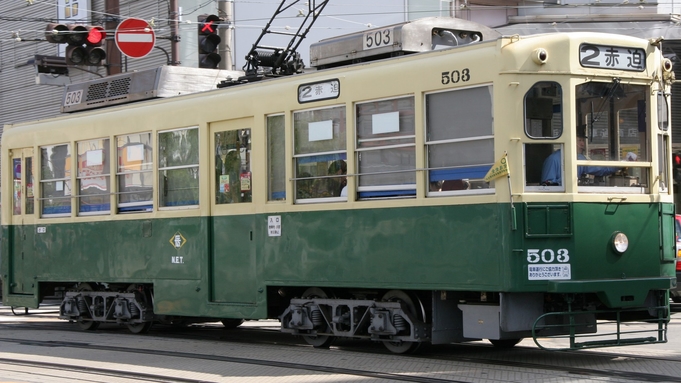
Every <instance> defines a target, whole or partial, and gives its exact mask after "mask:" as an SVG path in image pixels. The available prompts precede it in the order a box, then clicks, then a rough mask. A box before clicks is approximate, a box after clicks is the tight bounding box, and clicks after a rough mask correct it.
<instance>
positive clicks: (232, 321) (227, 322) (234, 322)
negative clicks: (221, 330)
mask: <svg viewBox="0 0 681 383" xmlns="http://www.w3.org/2000/svg"><path fill="white" fill-rule="evenodd" d="M221 322H222V325H223V326H225V329H227V330H231V329H235V328H237V327H239V326H241V324H242V323H244V320H243V319H236V318H227V319H223V320H221Z"/></svg>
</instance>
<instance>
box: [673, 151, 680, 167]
mask: <svg viewBox="0 0 681 383" xmlns="http://www.w3.org/2000/svg"><path fill="white" fill-rule="evenodd" d="M672 160H673V161H674V166H679V165H681V154H674V157H672Z"/></svg>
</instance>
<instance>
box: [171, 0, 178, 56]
mask: <svg viewBox="0 0 681 383" xmlns="http://www.w3.org/2000/svg"><path fill="white" fill-rule="evenodd" d="M179 18H180V12H179V9H178V7H177V0H170V65H180V35H179V34H178V33H177V31H178V19H179Z"/></svg>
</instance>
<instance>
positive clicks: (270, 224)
mask: <svg viewBox="0 0 681 383" xmlns="http://www.w3.org/2000/svg"><path fill="white" fill-rule="evenodd" d="M267 233H268V235H269V236H270V237H281V216H280V215H270V216H269V217H267Z"/></svg>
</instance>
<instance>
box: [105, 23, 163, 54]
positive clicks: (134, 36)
mask: <svg viewBox="0 0 681 383" xmlns="http://www.w3.org/2000/svg"><path fill="white" fill-rule="evenodd" d="M115 37H116V45H117V46H118V49H120V51H121V52H122V53H123V54H124V55H126V56H128V57H132V58H141V57H144V56H146V55H148V54H149V52H151V50H152V49H154V44H155V43H156V35H155V34H154V29H153V28H151V26H149V23H147V22H146V21H145V20H142V19H136V18H130V19H125V20H123V21H121V23H120V24H118V27H116V33H115Z"/></svg>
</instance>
